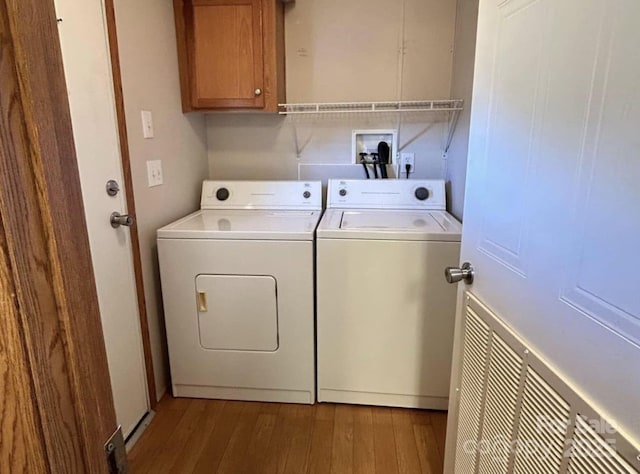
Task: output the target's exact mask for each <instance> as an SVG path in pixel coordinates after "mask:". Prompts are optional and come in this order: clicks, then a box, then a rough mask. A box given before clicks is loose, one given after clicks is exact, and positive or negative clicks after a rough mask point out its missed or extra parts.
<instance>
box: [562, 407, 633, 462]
mask: <svg viewBox="0 0 640 474" xmlns="http://www.w3.org/2000/svg"><path fill="white" fill-rule="evenodd" d="M570 456H571V461H570V462H569V473H570V474H583V473H585V474H612V473H616V474H618V473H619V474H629V473H637V471H636V470H634V469H633V468H632V467H631V466H630V465H629V464H627V462H626V461H625V460H624V459H622V458H621V457H620V456H619V455H618V453H617V452H616V451H614V450H613V449H612V448H611V446H609V444H608V443H607V442H606V441H605V440H604V439H603V438H602V437H601V436H600V435H599V434H598V433H596V432H595V430H594V429H593V428H592V427H591V426H589V424H588V423H586V422H585V421H584V420H583V419H582V417H581V416H577V417H576V427H575V431H574V433H573V438H572V439H571V450H570Z"/></svg>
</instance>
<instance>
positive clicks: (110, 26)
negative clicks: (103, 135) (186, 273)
mask: <svg viewBox="0 0 640 474" xmlns="http://www.w3.org/2000/svg"><path fill="white" fill-rule="evenodd" d="M103 2H104V8H105V16H106V20H107V35H108V39H109V54H110V56H111V75H112V77H113V90H114V97H115V108H116V120H117V122H118V138H119V141H120V159H121V161H122V175H123V179H124V190H125V199H126V203H127V213H128V214H131V215H133V216H136V202H135V198H134V193H133V178H132V175H131V154H130V152H129V136H128V134H127V118H126V115H125V109H124V94H123V92H122V74H121V72H120V52H119V50H118V33H117V28H116V14H115V7H114V0H103ZM129 230H130V236H131V253H132V258H133V272H134V275H135V281H136V294H137V296H138V313H139V317H140V333H141V335H142V349H143V352H144V365H145V373H146V377H147V393H148V395H149V408H151V409H153V408H155V407H156V405H157V404H158V397H157V393H156V379H155V373H154V371H153V355H152V352H151V337H150V336H149V318H148V315H147V304H146V299H145V298H146V297H145V291H144V275H143V272H142V257H141V254H140V236H139V233H138V226H137V225H134V226H132V227H130V229H129Z"/></svg>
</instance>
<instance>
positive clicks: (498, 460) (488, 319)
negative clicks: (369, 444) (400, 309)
mask: <svg viewBox="0 0 640 474" xmlns="http://www.w3.org/2000/svg"><path fill="white" fill-rule="evenodd" d="M466 302H467V305H466V308H465V320H464V337H463V346H462V362H461V373H460V378H459V397H458V409H457V434H456V435H455V436H456V439H455V457H454V458H453V459H452V460H451V462H453V463H455V473H456V474H476V473H477V474H501V473H504V474H510V473H517V474H520V473H522V474H547V473H549V474H555V473H570V474H610V473H619V474H629V473H636V474H637V473H639V472H640V471H639V470H640V450H639V449H638V447H637V446H634V445H633V444H632V442H631V441H630V440H629V439H627V438H626V437H625V436H624V434H623V433H621V432H620V431H618V430H616V429H615V428H614V427H613V426H612V425H611V424H610V423H608V422H607V421H606V420H605V419H604V417H603V416H602V415H601V414H600V412H599V411H598V410H597V409H596V408H595V407H594V406H592V405H590V404H589V403H588V402H587V401H586V400H585V399H584V398H582V397H581V395H580V394H578V393H577V392H576V391H575V390H573V389H572V388H571V387H570V386H569V385H568V384H567V383H566V382H565V381H564V380H563V379H561V378H560V376H559V375H558V374H557V373H556V372H555V371H554V370H553V369H552V368H551V367H549V366H548V365H547V364H546V363H545V362H544V361H543V360H541V359H540V358H539V357H538V356H537V355H536V354H535V353H533V352H531V351H530V350H529V349H528V348H527V347H526V346H525V345H524V344H523V343H522V339H521V338H519V337H518V336H517V335H516V334H514V333H513V332H512V331H511V330H510V329H509V328H507V327H506V326H505V325H504V324H503V323H502V322H501V321H500V320H499V319H497V318H496V317H495V316H494V315H493V314H492V313H491V312H490V311H489V310H488V309H487V308H486V307H484V306H483V305H482V304H481V303H480V302H479V301H477V300H476V299H475V298H473V296H471V295H470V294H467V296H466ZM454 416H455V415H454ZM448 441H450V440H448ZM448 463H449V460H448Z"/></svg>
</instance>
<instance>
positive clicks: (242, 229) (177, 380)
mask: <svg viewBox="0 0 640 474" xmlns="http://www.w3.org/2000/svg"><path fill="white" fill-rule="evenodd" d="M321 214H322V188H321V184H320V182H297V181H296V182H294V181H290V182H283V181H280V182H273V181H270V182H266V181H265V182H258V181H254V182H251V181H205V182H204V184H203V187H202V201H201V209H200V211H198V212H195V213H193V214H190V215H188V216H186V217H184V218H183V219H180V220H178V221H177V222H174V223H173V224H170V225H168V226H166V227H163V228H161V229H159V230H158V235H157V236H158V255H159V261H160V275H161V280H162V295H163V302H164V313H165V324H166V330H167V341H168V347H169V361H170V367H171V383H172V387H173V394H174V396H177V397H197V398H220V399H231V400H256V401H270V402H291V403H314V402H315V393H316V391H315V362H314V360H315V359H314V355H315V329H314V308H315V301H314V233H315V229H316V226H317V224H318V221H319V219H320V216H321Z"/></svg>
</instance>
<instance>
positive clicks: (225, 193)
mask: <svg viewBox="0 0 640 474" xmlns="http://www.w3.org/2000/svg"><path fill="white" fill-rule="evenodd" d="M216 198H217V199H218V201H226V200H227V199H229V190H228V189H227V188H220V189H218V190H217V191H216Z"/></svg>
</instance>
